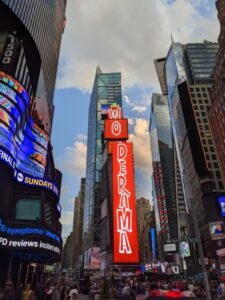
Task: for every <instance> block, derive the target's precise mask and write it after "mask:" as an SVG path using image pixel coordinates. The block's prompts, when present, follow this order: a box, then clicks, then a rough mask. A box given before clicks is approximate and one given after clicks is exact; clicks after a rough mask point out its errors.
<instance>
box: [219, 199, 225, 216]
mask: <svg viewBox="0 0 225 300" xmlns="http://www.w3.org/2000/svg"><path fill="white" fill-rule="evenodd" d="M218 201H219V205H220V210H221V215H222V216H223V217H225V196H220V197H218Z"/></svg>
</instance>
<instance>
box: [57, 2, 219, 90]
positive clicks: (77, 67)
mask: <svg viewBox="0 0 225 300" xmlns="http://www.w3.org/2000/svg"><path fill="white" fill-rule="evenodd" d="M201 3H202V7H203V6H204V4H205V0H201V1H200V2H199V1H196V0H176V1H175V2H173V3H172V4H170V5H168V4H166V3H165V1H162V0H139V1H137V0H123V1H121V0H113V1H105V0H82V1H73V0H71V1H68V7H67V27H66V31H65V34H64V36H63V44H62V52H61V61H62V63H61V67H60V71H59V76H58V87H61V88H65V87H77V88H79V89H91V87H92V84H93V78H94V73H95V69H96V66H97V65H100V67H101V68H102V70H103V71H104V72H113V71H117V72H121V73H122V75H123V87H125V86H133V85H134V84H136V85H141V86H155V87H156V86H158V80H157V76H156V74H155V69H154V65H153V59H155V58H158V57H162V56H165V55H166V54H167V51H168V48H169V46H170V35H171V34H173V38H174V40H175V41H178V42H179V41H181V42H184V43H186V42H196V41H202V40H203V39H207V40H213V41H215V40H216V39H217V36H218V31H219V30H218V28H219V26H218V21H217V19H216V10H215V9H214V10H213V11H212V12H211V17H209V16H207V17H204V16H203V15H202V14H200V10H201V9H200V4H201ZM208 3H209V2H208ZM210 7H211V6H210Z"/></svg>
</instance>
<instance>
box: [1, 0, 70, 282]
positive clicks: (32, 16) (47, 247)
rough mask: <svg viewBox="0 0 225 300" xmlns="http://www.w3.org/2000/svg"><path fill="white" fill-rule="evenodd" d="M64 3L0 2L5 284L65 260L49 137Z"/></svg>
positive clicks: (56, 175) (52, 0)
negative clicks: (33, 267) (47, 265)
mask: <svg viewBox="0 0 225 300" xmlns="http://www.w3.org/2000/svg"><path fill="white" fill-rule="evenodd" d="M65 6H66V2H65V1H64V0H60V1H59V0H50V1H44V0H38V1H36V0H34V1H29V0H25V1H23V0H22V1H21V0H13V1H12V0H11V1H7V0H2V1H0V19H1V22H0V190H1V193H0V270H1V272H0V285H1V284H4V282H5V281H6V280H12V281H13V282H14V283H16V282H18V280H22V279H23V278H25V275H24V274H27V276H26V277H27V279H28V280H29V275H31V273H32V267H30V263H36V265H35V266H36V273H35V274H36V275H37V276H36V277H37V278H38V275H40V274H41V270H42V268H41V267H40V264H43V263H52V262H57V261H59V260H60V257H61V248H62V240H61V224H60V222H59V218H60V215H61V207H60V204H59V196H60V186H61V177H62V175H61V173H60V171H58V170H57V169H55V165H54V159H53V154H52V146H51V141H50V134H51V126H52V120H53V112H54V104H53V94H54V85H55V79H56V71H57V64H58V57H59V50H60V43H61V36H62V33H63V29H64V24H65ZM39 271H40V272H39ZM39 279H40V278H39ZM37 280H38V279H37Z"/></svg>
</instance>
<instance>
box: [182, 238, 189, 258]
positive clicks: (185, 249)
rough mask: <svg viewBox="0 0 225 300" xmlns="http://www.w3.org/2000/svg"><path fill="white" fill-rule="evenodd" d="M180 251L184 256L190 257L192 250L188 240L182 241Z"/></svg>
mask: <svg viewBox="0 0 225 300" xmlns="http://www.w3.org/2000/svg"><path fill="white" fill-rule="evenodd" d="M180 252H181V255H182V257H190V256H191V252H190V247H189V243H188V242H181V243H180Z"/></svg>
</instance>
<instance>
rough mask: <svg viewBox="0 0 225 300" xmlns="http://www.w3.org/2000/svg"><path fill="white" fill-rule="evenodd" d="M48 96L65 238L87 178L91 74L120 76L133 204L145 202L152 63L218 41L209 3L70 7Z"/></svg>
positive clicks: (120, 0)
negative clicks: (181, 46)
mask: <svg viewBox="0 0 225 300" xmlns="http://www.w3.org/2000/svg"><path fill="white" fill-rule="evenodd" d="M66 17H67V22H66V29H65V32H64V34H63V38H62V45H61V53H60V59H59V66H58V75H57V83H56V90H55V97H54V104H55V115H54V122H53V131H52V144H53V147H54V157H55V164H56V167H57V168H59V169H60V170H61V171H62V173H63V181H62V190H61V198H60V199H61V204H62V208H63V212H62V218H61V222H62V225H63V237H65V236H67V235H68V234H69V233H70V231H71V229H72V222H73V209H74V201H75V196H77V194H78V191H79V188H80V179H81V177H85V168H86V151H87V145H86V142H87V127H88V107H89V102H90V94H91V91H92V86H93V81H94V77H95V71H96V67H97V66H98V65H99V66H100V68H101V69H102V71H103V72H104V73H107V72H121V74H122V94H123V96H122V97H123V99H122V100H123V114H124V116H125V117H127V118H128V119H129V130H130V139H131V140H132V141H133V143H134V159H135V185H136V197H137V198H139V197H146V198H147V199H149V200H151V172H152V168H151V166H152V164H151V151H150V139H149V132H148V131H149V130H148V129H149V115H150V106H151V95H152V93H153V92H154V93H155V92H160V88H159V84H158V79H157V75H156V72H155V68H154V64H153V60H154V59H156V58H160V57H165V56H166V55H167V52H168V50H169V47H170V44H171V36H172V37H173V40H174V41H175V42H181V43H191V42H202V41H203V40H209V41H217V37H218V33H219V23H218V20H217V15H216V9H215V0H138V1H137V0H113V1H111V0H82V1H80V0H68V5H67V11H66Z"/></svg>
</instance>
